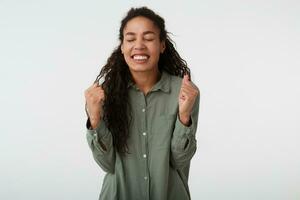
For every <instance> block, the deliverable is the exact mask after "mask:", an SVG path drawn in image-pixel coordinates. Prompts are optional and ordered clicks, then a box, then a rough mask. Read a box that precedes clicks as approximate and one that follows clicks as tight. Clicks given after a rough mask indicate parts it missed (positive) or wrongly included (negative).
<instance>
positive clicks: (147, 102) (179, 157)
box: [86, 71, 200, 200]
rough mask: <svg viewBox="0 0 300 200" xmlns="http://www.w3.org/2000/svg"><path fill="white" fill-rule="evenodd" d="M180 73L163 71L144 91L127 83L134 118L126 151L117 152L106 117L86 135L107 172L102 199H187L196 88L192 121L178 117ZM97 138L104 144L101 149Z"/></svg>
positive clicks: (100, 196) (193, 144)
mask: <svg viewBox="0 0 300 200" xmlns="http://www.w3.org/2000/svg"><path fill="white" fill-rule="evenodd" d="M181 83H182V78H180V77H177V76H173V75H170V74H169V73H167V72H165V71H162V75H161V78H160V80H159V81H158V82H157V83H156V84H155V85H154V86H153V87H152V89H151V90H150V91H149V92H148V93H147V94H146V95H144V93H143V92H142V91H141V90H139V88H138V87H137V86H136V85H135V84H134V83H132V82H130V83H129V84H128V93H129V101H130V103H131V107H132V111H131V112H132V117H133V119H132V122H131V124H130V127H129V138H128V141H127V144H128V149H129V152H130V154H126V156H125V157H122V156H120V155H119V153H118V152H117V151H116V150H115V148H114V146H113V140H112V134H111V132H110V131H109V130H108V128H107V127H106V125H105V123H104V121H101V122H100V123H99V125H98V126H97V127H96V128H95V129H94V130H92V129H91V126H90V121H89V119H87V123H86V131H87V133H86V137H87V141H88V145H89V147H90V149H91V151H92V154H93V158H94V160H95V161H96V162H97V164H98V165H99V166H100V167H101V168H102V170H104V171H105V172H106V174H105V177H104V180H103V183H102V189H101V192H100V195H99V199H100V200H188V199H190V192H189V187H188V176H189V168H190V161H191V158H192V157H193V155H194V154H195V151H196V138H195V134H196V130H197V122H198V112H199V100H200V94H198V96H197V98H196V101H195V104H194V107H193V111H192V114H191V121H192V123H191V125H190V126H188V127H187V126H185V125H183V124H182V123H181V122H180V120H179V115H178V108H179V104H178V96H179V91H180V88H181ZM99 140H101V142H102V143H103V144H105V146H106V150H105V149H103V148H102V147H101V145H100V143H99Z"/></svg>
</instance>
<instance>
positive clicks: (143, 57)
mask: <svg viewBox="0 0 300 200" xmlns="http://www.w3.org/2000/svg"><path fill="white" fill-rule="evenodd" d="M149 57H150V56H148V55H145V54H143V55H140V54H135V55H133V56H131V58H132V59H133V60H134V61H138V62H145V61H147V60H148V59H149Z"/></svg>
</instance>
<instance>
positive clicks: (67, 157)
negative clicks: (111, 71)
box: [0, 0, 300, 200]
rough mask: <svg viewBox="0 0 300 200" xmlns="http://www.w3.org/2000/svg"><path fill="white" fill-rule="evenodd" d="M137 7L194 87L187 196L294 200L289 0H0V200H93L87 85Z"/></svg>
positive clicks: (299, 58) (296, 96) (98, 180)
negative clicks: (162, 25) (195, 114)
mask: <svg viewBox="0 0 300 200" xmlns="http://www.w3.org/2000/svg"><path fill="white" fill-rule="evenodd" d="M143 5H145V6H148V7H149V8H151V9H153V10H154V11H156V12H157V13H158V14H160V15H161V16H162V17H163V18H164V19H165V21H166V27H167V30H168V31H170V32H172V33H173V35H171V38H172V39H173V40H174V41H175V42H176V47H177V50H178V52H179V53H180V55H181V56H182V57H183V58H184V59H185V60H186V61H187V63H188V66H189V67H190V69H191V71H192V80H193V81H194V82H195V84H196V85H197V86H198V87H199V88H200V93H201V100H200V113H199V126H198V131H197V141H198V148H197V152H196V154H195V156H194V157H193V159H192V163H191V171H190V179H189V185H190V190H191V195H192V199H193V200H299V199H300V189H299V187H300V170H299V169H300V136H299V134H300V106H299V102H300V87H299V85H300V79H299V77H300V69H299V67H300V38H299V35H300V12H299V10H300V3H299V1H296V0H294V1H292V0H290V1H289V0H277V1H276V0H273V1H270V0H266V1H258V0H245V1H237V0H229V1H221V0H212V1H208V0H204V1H158V0H157V1H111V2H110V3H107V2H105V1H102V2H101V1H69V0H59V1H58V0H54V1H37V0H35V1H34V0H28V1H6V0H0V67H1V68H0V81H1V84H0V91H1V97H0V109H1V116H0V120H1V123H0V131H1V140H0V155H1V157H0V177H1V178H0V188H1V190H0V199H2V200H21V199H30V200H40V199H44V200H48V199H49V200H50V199H51V200H52V199H59V200H87V199H91V200H92V199H98V195H99V193H100V189H101V184H102V178H103V176H104V172H103V171H102V170H101V169H100V167H98V166H97V164H96V162H94V160H93V158H92V155H91V152H90V150H89V148H88V145H87V142H86V138H85V122H86V116H85V112H84V102H85V101H84V96H83V93H84V90H85V89H86V88H87V87H88V86H89V85H90V84H91V83H92V82H93V80H94V79H95V78H96V76H97V74H98V73H99V71H100V69H101V67H102V66H103V65H104V64H105V62H106V59H107V58H108V56H109V55H110V54H111V52H112V50H113V49H114V48H115V47H116V46H117V44H118V40H117V37H118V29H119V26H120V21H121V19H122V17H124V16H125V14H126V12H127V11H128V10H129V8H130V7H132V6H134V7H139V6H143Z"/></svg>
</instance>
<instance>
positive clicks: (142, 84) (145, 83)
mask: <svg viewBox="0 0 300 200" xmlns="http://www.w3.org/2000/svg"><path fill="white" fill-rule="evenodd" d="M131 75H132V78H133V80H134V82H135V84H136V85H137V87H138V88H139V89H140V90H141V91H143V93H144V94H145V95H146V94H147V93H148V92H149V90H151V88H152V87H153V86H154V85H155V83H157V81H158V80H159V79H160V77H161V73H160V71H159V70H158V68H157V67H156V68H154V70H151V71H144V72H139V71H131Z"/></svg>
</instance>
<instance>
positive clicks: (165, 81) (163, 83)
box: [128, 70, 170, 93]
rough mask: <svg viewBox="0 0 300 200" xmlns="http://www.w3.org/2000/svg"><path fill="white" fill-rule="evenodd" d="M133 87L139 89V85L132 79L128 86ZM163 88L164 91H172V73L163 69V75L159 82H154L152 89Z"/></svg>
mask: <svg viewBox="0 0 300 200" xmlns="http://www.w3.org/2000/svg"><path fill="white" fill-rule="evenodd" d="M130 86H131V87H133V88H134V89H136V90H138V87H137V86H136V84H135V83H133V82H132V81H131V80H130V81H129V83H128V88H129V87H130ZM157 90H161V91H163V92H167V93H168V92H169V91H170V74H168V72H166V71H164V70H162V73H161V77H160V79H159V81H158V82H156V83H155V84H154V86H153V87H152V89H151V90H150V91H157Z"/></svg>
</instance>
